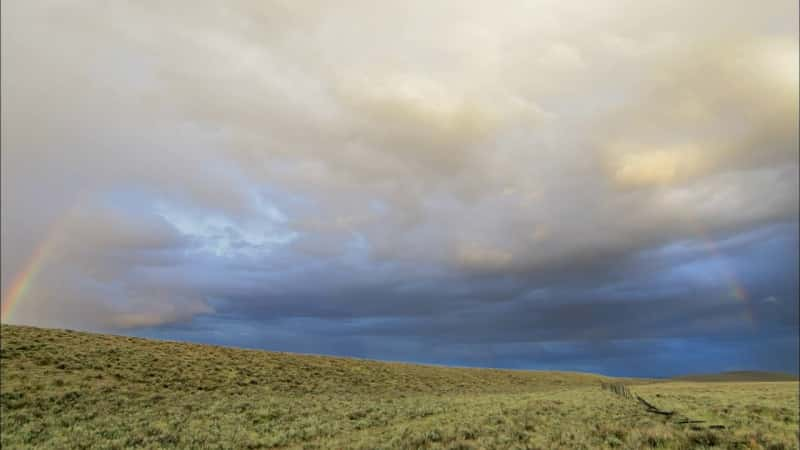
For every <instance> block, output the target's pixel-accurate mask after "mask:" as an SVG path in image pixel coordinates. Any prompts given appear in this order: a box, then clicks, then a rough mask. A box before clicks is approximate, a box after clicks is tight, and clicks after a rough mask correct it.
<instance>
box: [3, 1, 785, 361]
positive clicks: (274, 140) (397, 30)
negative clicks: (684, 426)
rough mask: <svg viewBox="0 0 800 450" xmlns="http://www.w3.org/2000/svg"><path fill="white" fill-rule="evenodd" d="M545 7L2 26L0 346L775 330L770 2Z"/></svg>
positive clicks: (30, 14)
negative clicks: (39, 328) (6, 329)
mask: <svg viewBox="0 0 800 450" xmlns="http://www.w3.org/2000/svg"><path fill="white" fill-rule="evenodd" d="M562 3H563V2H549V1H541V2H535V3H524V4H523V3H510V4H506V5H503V6H497V5H492V4H490V3H488V2H466V3H465V2H448V1H444V2H411V3H409V2H403V3H397V4H391V3H386V2H379V3H375V2H362V1H347V2H344V3H342V2H339V3H337V4H336V5H333V4H328V3H326V2H283V1H269V2H256V1H253V2H249V1H235V2H226V3H224V4H216V3H213V2H209V3H205V2H199V3H198V2H168V3H166V4H165V3H164V2H137V3H133V4H131V3H123V2H96V3H92V2H69V1H37V2H24V1H11V2H4V3H3V5H2V21H3V22H2V67H3V77H2V205H3V215H2V263H3V264H2V280H3V292H4V295H5V298H4V302H8V301H10V300H9V295H8V294H7V293H9V292H11V291H12V290H13V287H14V286H12V284H13V280H14V279H15V277H17V276H19V274H21V273H22V274H25V273H28V274H31V275H32V276H31V277H30V279H31V281H30V287H29V288H28V289H27V290H26V291H25V292H24V294H23V295H20V296H18V297H19V298H18V299H15V300H14V301H15V303H17V304H16V305H14V306H13V310H12V313H13V314H12V315H11V316H10V317H5V318H4V320H11V321H15V322H20V323H34V324H43V325H54V326H73V327H84V328H92V329H119V328H129V327H143V326H145V327H149V326H160V325H168V324H175V323H176V322H181V321H187V320H190V319H192V318H193V317H194V318H197V317H200V316H205V315H212V316H215V317H227V318H243V317H250V318H258V320H262V321H265V322H266V321H274V320H278V321H280V320H289V321H291V320H295V319H296V318H304V320H312V322H309V323H306V324H305V325H303V326H307V327H309V333H312V334H313V333H319V334H320V335H321V336H324V335H327V334H330V333H338V334H341V335H347V336H350V337H352V338H354V339H355V337H357V336H360V335H370V336H371V335H395V336H407V337H415V338H418V339H428V340H429V341H430V342H439V341H442V342H445V341H453V342H454V343H460V344H466V343H474V342H475V341H480V342H486V341H496V342H506V343H511V342H515V343H524V342H528V343H534V342H556V341H558V342H563V341H575V342H578V341H580V342H587V341H595V340H598V339H601V340H605V341H609V342H611V341H614V340H621V339H622V340H624V339H644V338H648V339H655V338H664V339H666V338H676V337H686V336H695V337H703V336H707V335H714V336H725V335H730V334H731V333H732V332H733V331H732V330H736V329H737V327H739V328H741V327H742V326H743V324H747V323H749V322H752V321H753V320H756V321H758V320H761V321H762V323H761V324H760V325H758V326H759V329H761V330H763V329H774V330H784V328H785V327H784V326H783V325H785V324H784V322H785V321H786V320H787V318H788V319H789V320H794V321H795V322H796V320H797V307H796V305H795V304H794V303H793V302H792V301H789V299H790V298H793V297H792V296H796V294H797V275H796V273H797V270H796V267H797V253H796V250H794V251H785V250H784V251H782V252H781V253H780V255H781V256H780V258H773V259H771V260H770V259H769V258H766V259H764V261H765V263H767V268H766V269H764V268H763V267H762V268H759V267H758V266H756V265H754V264H751V263H750V262H748V261H752V258H755V256H753V255H755V254H758V255H761V253H759V252H762V251H763V249H765V248H772V247H770V246H771V245H772V244H771V242H774V241H775V240H778V241H781V242H784V243H788V244H789V245H793V244H794V245H795V249H796V241H797V234H796V231H793V230H795V229H796V223H797V217H798V194H797V192H798V126H797V123H798V46H797V41H798V30H797V20H796V18H797V15H798V11H797V4H796V2H784V1H772V2H752V3H750V4H745V3H740V4H737V5H731V4H730V3H729V2H703V4H701V5H699V4H696V3H695V2H678V3H677V4H676V2H666V1H664V2H661V1H658V2H647V3H646V4H645V3H642V2H633V1H612V2H605V3H603V4H602V5H601V4H594V5H580V6H578V5H564V4H562ZM45 242H46V243H48V246H47V248H48V251H47V252H46V254H45V255H43V257H42V258H41V259H40V260H37V261H36V263H37V264H35V265H36V266H37V268H38V269H39V270H35V271H28V272H26V267H29V266H30V263H31V258H32V256H31V255H34V254H36V249H37V248H38V247H40V246H41V245H42V243H45ZM737 252H738V253H737ZM748 258H750V259H748ZM786 267H789V268H792V267H794V268H795V270H794V271H791V270H790V271H787V270H786ZM731 285H743V288H744V289H745V292H746V294H745V297H746V298H744V299H742V298H734V297H736V295H734V296H733V297H732V296H731V295H730V294H729V290H730V289H731ZM749 291H752V292H749ZM739 297H741V296H739ZM769 297H774V298H776V299H778V300H776V301H774V302H766V303H760V299H761V298H769ZM743 302H744V303H743ZM747 302H749V303H747ZM754 305H755V306H754ZM776 308H777V312H776ZM748 311H749V312H748ZM742 314H749V315H750V316H752V317H755V319H752V318H751V319H747V320H743V319H742ZM616 317H626V318H627V322H626V325H621V324H619V323H617V322H618V321H617V320H615V318H616ZM344 318H350V319H352V320H355V321H356V322H353V323H346V322H344V321H343V320H344ZM487 318H491V321H492V323H494V324H495V325H489V324H488V323H487V324H485V325H481V323H484V322H485V321H486V320H488V319H487ZM334 319H335V320H338V321H339V322H338V325H337V326H336V327H334V329H333V330H332V331H329V330H327V327H328V325H326V323H327V322H326V321H329V320H334ZM237 320H238V319H237ZM482 321H483V322H482ZM315 324H316V325H315ZM790 325H791V323H790ZM316 326H318V327H319V329H316V328H314V327H316ZM747 326H750V325H747ZM476 329H479V330H480V332H479V333H478V334H475V335H472V334H470V333H471V332H472V331H474V330H476ZM776 332H777V331H776ZM781 333H783V334H780V333H779V334H780V336H783V338H786V336H789V338H790V339H795V340H796V331H794V332H789V331H785V330H784V331H781ZM787 333H788V334H787ZM773 334H774V333H773ZM771 336H772V334H771ZM780 336H779V337H780ZM771 339H777V338H776V337H774V336H773V337H772V338H771ZM343 345H344V344H343ZM348 345H350V344H348ZM454 345H455V344H454ZM575 345H577V344H575ZM313 349H316V350H320V351H321V350H324V349H320V348H317V347H314V348H312V350H313ZM337 351H339V350H337ZM344 351H346V350H344ZM515 351H516V350H515ZM376 356H381V355H380V354H378V355H376Z"/></svg>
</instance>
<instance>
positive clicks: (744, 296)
mask: <svg viewBox="0 0 800 450" xmlns="http://www.w3.org/2000/svg"><path fill="white" fill-rule="evenodd" d="M698 235H699V236H700V237H701V239H702V241H703V244H704V245H703V246H704V247H705V250H706V252H708V254H709V255H710V256H711V257H713V258H716V259H718V260H720V261H722V260H723V258H724V257H723V255H722V252H720V250H719V247H718V246H717V244H716V242H714V240H712V239H711V238H710V237H708V236H707V235H706V234H705V233H698ZM722 270H723V271H722V273H721V276H722V277H723V278H724V280H723V281H724V282H725V284H727V287H728V294H729V296H730V298H733V299H736V300H738V301H740V302H741V303H742V304H744V306H745V310H746V315H747V316H746V319H747V320H748V322H749V323H750V326H751V327H752V328H755V325H756V321H755V315H754V314H753V305H752V304H751V302H750V294H748V293H747V289H745V287H744V285H743V284H742V282H741V281H739V279H738V278H737V277H736V273H735V272H734V271H733V270H731V269H727V270H725V269H722Z"/></svg>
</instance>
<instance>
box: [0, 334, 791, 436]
mask: <svg viewBox="0 0 800 450" xmlns="http://www.w3.org/2000/svg"><path fill="white" fill-rule="evenodd" d="M606 380H608V378H605V377H601V376H596V375H591V374H579V373H563V372H526V371H504V370H493V369H462V368H446V367H435V366H423V365H413V364H395V363H385V362H377V361H365V360H357V359H347V358H332V357H324V356H311V355H295V354H287V353H274V352H265V351H255V350H241V349H233V348H224V347H214V346H206V345H195V344H187V343H177V342H164V341H153V340H146V339H137V338H128V337H120V336H109V335H98V334H89V333H79V332H73V331H65V330H47V329H39V328H31V327H19V326H6V325H3V326H2V327H0V446H2V448H3V449H13V448H42V449H45V448H104V449H105V448H112V449H113V448H119V449H122V448H153V449H155V448H303V449H315V448H319V449H322V448H337V449H341V448H365V449H366V448H403V449H418V448H448V449H462V450H463V449H470V448H488V449H491V448H497V449H500V448H542V449H544V448H618V447H621V446H622V447H624V448H641V447H646V446H648V445H650V444H652V443H657V444H658V446H659V447H661V448H692V447H693V446H694V445H695V444H699V443H703V442H707V441H708V440H709V439H710V440H712V441H714V442H727V443H729V444H731V445H734V444H736V445H738V444H743V445H744V443H748V442H750V441H751V440H752V441H753V442H756V443H757V444H759V445H763V446H765V447H766V446H767V445H770V444H773V443H777V444H780V445H784V444H790V445H791V443H792V442H793V441H794V440H795V438H796V436H795V435H794V434H793V433H794V431H792V430H795V431H796V426H797V419H796V417H794V416H792V415H791V414H790V413H787V411H796V409H797V407H796V406H797V405H796V403H797V402H796V396H792V395H787V393H790V392H792V389H796V386H797V384H796V383H775V386H773V387H771V388H770V389H771V390H772V392H774V394H771V395H770V396H769V399H770V400H769V401H768V402H769V403H764V404H763V405H759V404H758V402H759V401H762V400H759V399H760V398H765V397H764V396H763V394H764V390H763V389H758V390H755V391H753V390H751V391H747V390H743V389H741V388H738V387H737V388H736V392H744V393H745V395H744V396H741V395H740V400H739V401H741V402H742V404H743V405H756V406H758V408H761V409H759V411H762V412H764V413H763V414H762V415H763V417H762V415H759V416H756V417H748V418H747V420H746V421H742V420H739V419H740V418H738V417H732V418H731V421H730V423H731V424H737V425H735V426H737V427H739V429H738V430H737V431H736V433H734V434H730V436H725V435H721V434H718V432H717V431H712V430H705V431H696V430H693V429H688V428H686V426H685V425H680V424H674V423H668V422H665V419H664V418H663V417H660V416H657V417H656V416H653V415H652V414H648V413H647V412H646V411H644V410H643V408H641V405H639V404H638V403H636V402H635V401H631V400H630V399H624V398H621V397H618V396H615V395H613V394H611V393H610V392H608V391H605V390H602V389H600V382H601V381H606ZM615 381H621V380H615ZM622 381H628V382H630V381H637V380H622ZM695 385H697V386H700V384H695ZM784 385H788V386H784ZM657 386H658V385H657V384H653V383H649V384H647V385H646V386H641V387H642V388H644V387H647V388H649V389H656V392H658V391H657V389H658V387H657ZM635 387H637V386H635ZM715 395H716V397H714V398H711V399H705V400H704V401H703V403H699V404H696V405H695V404H691V405H690V406H692V407H693V408H698V407H699V408H707V406H706V405H709V404H710V405H711V406H714V405H715V404H717V403H719V404H720V405H722V404H725V402H727V401H728V398H727V395H728V394H727V391H724V390H722V391H720V390H718V392H717V393H716V394H715ZM674 397H675V398H676V399H682V401H684V403H681V404H686V402H685V399H686V396H685V395H684V394H683V393H682V392H681V391H679V392H677V393H676V394H675V396H674ZM776 399H777V400H776ZM664 400H666V398H664ZM708 402H712V403H708ZM715 402H716V403H715ZM776 402H777V403H776ZM792 402H794V403H792ZM687 405H688V404H687ZM720 414H722V413H720ZM759 414H761V413H759ZM620 417H624V418H625V421H620V419H619V418H620ZM715 417H716V416H715ZM720 417H721V418H723V419H724V418H725V417H727V416H724V415H722V416H720ZM733 419H736V421H734V420H733ZM751 424H752V425H751ZM731 426H733V425H731ZM756 430H757V431H756ZM776 448H777V447H776ZM785 448H791V447H785Z"/></svg>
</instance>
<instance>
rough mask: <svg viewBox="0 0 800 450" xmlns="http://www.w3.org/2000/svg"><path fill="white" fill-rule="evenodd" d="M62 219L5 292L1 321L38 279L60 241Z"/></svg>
mask: <svg viewBox="0 0 800 450" xmlns="http://www.w3.org/2000/svg"><path fill="white" fill-rule="evenodd" d="M61 222H62V220H57V221H56V222H55V223H54V224H53V225H52V226H51V227H50V228H49V229H48V233H47V234H46V235H45V238H44V240H42V241H41V243H40V244H39V245H38V246H37V247H36V248H35V249H34V250H33V253H31V256H30V257H29V258H28V261H27V262H26V263H25V266H24V267H23V268H22V270H20V271H19V272H18V273H17V275H16V276H15V277H14V279H13V281H12V282H11V285H10V286H9V287H8V289H7V290H6V292H5V293H4V294H3V300H2V304H0V321H3V322H5V321H7V320H9V319H10V318H11V314H12V313H13V312H14V307H15V306H17V305H18V304H19V302H20V301H21V300H22V299H23V298H24V297H25V294H26V293H27V292H28V291H29V290H30V287H31V285H32V284H33V282H34V281H35V280H36V277H37V275H39V273H40V272H41V270H42V267H43V266H44V264H45V262H47V258H48V256H49V255H50V254H51V253H52V250H53V248H54V247H55V245H56V243H57V242H58V240H59V239H58V236H59V235H60V233H59V229H60V226H61Z"/></svg>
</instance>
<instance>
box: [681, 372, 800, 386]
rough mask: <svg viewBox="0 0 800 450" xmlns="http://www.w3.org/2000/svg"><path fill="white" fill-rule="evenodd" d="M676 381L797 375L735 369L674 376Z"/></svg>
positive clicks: (778, 378)
mask: <svg viewBox="0 0 800 450" xmlns="http://www.w3.org/2000/svg"><path fill="white" fill-rule="evenodd" d="M673 380H678V381H696V382H700V383H708V382H728V383H731V382H738V381H748V382H754V381H798V377H797V375H792V374H790V373H784V372H761V371H752V370H737V371H731V372H721V373H703V374H693V375H683V376H680V377H675V378H673Z"/></svg>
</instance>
